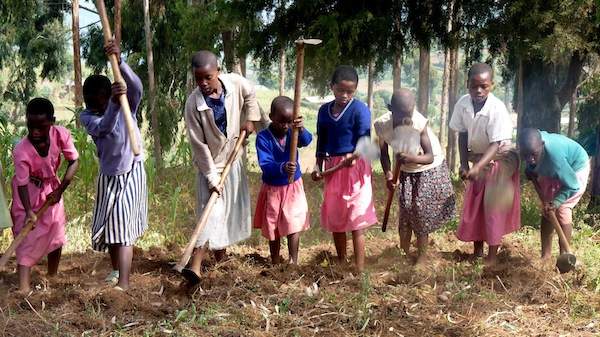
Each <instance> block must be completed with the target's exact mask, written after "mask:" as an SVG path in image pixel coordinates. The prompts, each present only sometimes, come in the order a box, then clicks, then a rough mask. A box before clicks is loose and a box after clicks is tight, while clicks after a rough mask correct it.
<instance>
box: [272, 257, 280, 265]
mask: <svg viewBox="0 0 600 337" xmlns="http://www.w3.org/2000/svg"><path fill="white" fill-rule="evenodd" d="M280 263H281V256H271V264H280Z"/></svg>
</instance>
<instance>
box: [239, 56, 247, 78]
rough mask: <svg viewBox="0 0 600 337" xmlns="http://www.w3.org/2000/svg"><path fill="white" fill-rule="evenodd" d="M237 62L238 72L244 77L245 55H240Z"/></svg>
mask: <svg viewBox="0 0 600 337" xmlns="http://www.w3.org/2000/svg"><path fill="white" fill-rule="evenodd" d="M238 63H239V64H240V74H241V75H242V76H244V77H246V55H244V56H242V57H240V58H239V59H238Z"/></svg>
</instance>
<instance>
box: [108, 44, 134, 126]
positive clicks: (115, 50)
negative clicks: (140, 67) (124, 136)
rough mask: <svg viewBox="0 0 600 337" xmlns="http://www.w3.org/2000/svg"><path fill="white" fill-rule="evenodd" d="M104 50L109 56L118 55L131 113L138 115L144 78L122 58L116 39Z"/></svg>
mask: <svg viewBox="0 0 600 337" xmlns="http://www.w3.org/2000/svg"><path fill="white" fill-rule="evenodd" d="M104 52H105V53H106V55H107V56H110V55H113V54H114V55H116V56H117V60H118V61H119V68H120V70H121V75H122V76H123V80H124V81H125V84H126V85H127V93H126V95H127V100H128V102H129V107H130V110H131V114H132V115H133V117H134V118H135V117H136V115H135V114H136V111H137V108H138V106H139V105H140V101H141V100H142V88H143V86H142V80H141V79H140V78H139V77H138V76H137V75H136V74H135V73H134V72H133V70H132V69H131V67H129V65H128V64H127V63H125V62H123V61H122V60H121V48H120V47H119V45H117V44H116V43H114V40H111V41H110V42H109V43H108V44H107V45H106V46H104Z"/></svg>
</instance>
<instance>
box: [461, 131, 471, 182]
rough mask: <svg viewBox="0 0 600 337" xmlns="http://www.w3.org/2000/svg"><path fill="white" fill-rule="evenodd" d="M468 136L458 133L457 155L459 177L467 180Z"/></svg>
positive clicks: (464, 133) (465, 133)
mask: <svg viewBox="0 0 600 337" xmlns="http://www.w3.org/2000/svg"><path fill="white" fill-rule="evenodd" d="M468 144H469V134H468V133H467V132H459V133H458V155H459V157H460V176H461V178H463V179H466V178H467V173H469V147H468Z"/></svg>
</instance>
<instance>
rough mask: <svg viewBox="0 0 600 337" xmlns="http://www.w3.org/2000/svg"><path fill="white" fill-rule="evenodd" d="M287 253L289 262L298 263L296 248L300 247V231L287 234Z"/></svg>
mask: <svg viewBox="0 0 600 337" xmlns="http://www.w3.org/2000/svg"><path fill="white" fill-rule="evenodd" d="M287 240H288V253H289V255H290V263H291V264H298V248H299V247H300V233H294V234H290V235H288V236H287Z"/></svg>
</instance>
